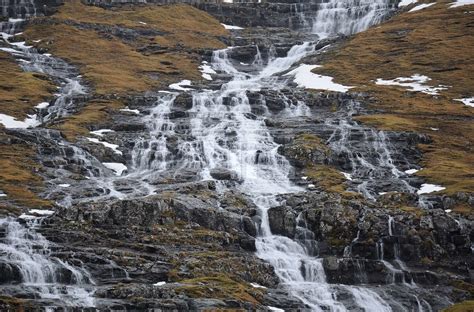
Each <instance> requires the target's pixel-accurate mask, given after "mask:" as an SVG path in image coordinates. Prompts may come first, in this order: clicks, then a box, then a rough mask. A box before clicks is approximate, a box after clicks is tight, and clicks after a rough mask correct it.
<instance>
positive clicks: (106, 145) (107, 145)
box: [86, 138, 122, 155]
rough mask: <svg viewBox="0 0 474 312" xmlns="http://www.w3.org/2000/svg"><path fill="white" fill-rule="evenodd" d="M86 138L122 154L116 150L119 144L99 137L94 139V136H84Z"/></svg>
mask: <svg viewBox="0 0 474 312" xmlns="http://www.w3.org/2000/svg"><path fill="white" fill-rule="evenodd" d="M86 139H87V140H89V141H90V142H92V143H96V144H102V145H103V146H105V147H107V148H110V149H111V150H113V151H114V153H115V154H118V155H122V152H121V151H119V150H118V148H119V146H118V145H117V144H112V143H108V142H104V141H100V140H99V139H96V138H86Z"/></svg>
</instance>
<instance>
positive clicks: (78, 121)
mask: <svg viewBox="0 0 474 312" xmlns="http://www.w3.org/2000/svg"><path fill="white" fill-rule="evenodd" d="M123 106H124V105H123V103H121V102H119V101H117V100H99V99H96V100H91V101H89V102H88V103H87V106H86V107H85V108H84V109H82V110H81V111H80V112H79V113H78V114H76V115H72V116H69V117H66V118H65V119H63V120H62V122H61V123H59V124H57V125H55V126H53V127H54V128H56V129H58V130H60V131H61V132H62V133H63V134H64V136H65V137H66V138H67V139H68V140H69V141H74V140H76V138H77V137H78V136H80V135H82V136H85V135H87V134H88V133H89V132H90V130H91V127H90V126H92V125H95V126H98V125H99V124H101V123H103V122H106V121H107V118H108V112H110V111H113V110H117V109H119V108H122V107H123Z"/></svg>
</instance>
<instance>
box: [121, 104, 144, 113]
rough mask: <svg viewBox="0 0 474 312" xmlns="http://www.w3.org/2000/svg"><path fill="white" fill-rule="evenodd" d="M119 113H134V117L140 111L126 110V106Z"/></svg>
mask: <svg viewBox="0 0 474 312" xmlns="http://www.w3.org/2000/svg"><path fill="white" fill-rule="evenodd" d="M120 111H121V112H127V113H134V114H136V115H139V114H140V111H139V110H138V109H130V108H128V106H127V107H125V108H122V109H121V110H120Z"/></svg>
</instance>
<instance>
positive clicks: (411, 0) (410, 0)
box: [398, 0, 418, 8]
mask: <svg viewBox="0 0 474 312" xmlns="http://www.w3.org/2000/svg"><path fill="white" fill-rule="evenodd" d="M417 2H418V1H417V0H402V1H400V3H399V4H398V7H399V8H400V7H404V6H407V5H410V4H412V3H417Z"/></svg>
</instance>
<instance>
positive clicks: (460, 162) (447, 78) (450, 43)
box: [315, 1, 474, 194]
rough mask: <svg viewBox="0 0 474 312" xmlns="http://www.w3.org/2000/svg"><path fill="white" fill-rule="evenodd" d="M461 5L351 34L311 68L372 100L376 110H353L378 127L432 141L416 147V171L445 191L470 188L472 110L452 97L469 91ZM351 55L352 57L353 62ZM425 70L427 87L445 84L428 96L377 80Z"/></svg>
mask: <svg viewBox="0 0 474 312" xmlns="http://www.w3.org/2000/svg"><path fill="white" fill-rule="evenodd" d="M465 11H466V7H460V8H449V5H448V2H447V1H441V2H437V3H436V4H435V5H433V6H431V7H429V8H426V9H423V10H420V11H417V12H414V13H402V14H399V15H398V16H395V17H394V18H393V19H391V20H389V21H388V22H386V23H384V24H382V25H380V27H374V28H371V29H369V30H368V31H365V32H362V33H360V34H357V35H355V36H354V37H353V38H352V39H351V40H349V41H348V42H346V43H345V44H343V46H342V47H340V48H338V49H335V50H333V51H332V52H331V53H330V54H329V55H326V56H325V57H324V60H323V67H322V68H318V69H315V71H317V72H318V73H322V74H326V75H330V76H333V77H335V79H336V81H338V82H340V83H343V84H345V85H351V86H357V89H356V90H358V91H364V92H367V93H369V94H370V95H371V96H372V97H373V98H374V100H373V102H372V104H371V108H372V109H374V110H375V111H376V112H377V114H373V115H368V116H359V117H358V118H357V119H358V120H359V121H361V122H364V123H366V124H368V125H371V126H375V127H378V128H380V129H385V130H394V131H416V132H418V133H422V134H425V135H428V136H429V137H430V138H431V139H432V143H431V144H425V145H420V148H421V150H422V151H423V152H424V158H423V160H422V163H421V165H422V167H423V170H421V171H419V172H418V173H417V175H419V176H423V177H424V178H426V179H427V180H428V181H429V182H431V183H436V184H441V185H442V186H444V187H446V190H445V191H444V192H445V193H447V194H454V193H457V192H472V190H473V189H474V174H473V172H474V156H473V153H472V146H473V142H472V139H473V138H474V123H473V117H474V109H473V108H471V107H468V106H466V105H464V104H462V103H461V102H458V101H454V99H459V98H465V97H469V96H473V94H474V88H473V86H474V76H473V75H472V72H474V59H473V58H472V50H473V49H474V34H473V32H472V18H471V16H470V14H466V13H465ZM354 60H356V61H354ZM414 74H420V75H426V76H428V77H429V78H431V79H432V80H430V81H428V82H427V84H428V85H430V86H438V85H444V86H448V87H447V89H446V90H442V91H439V95H436V96H433V95H428V94H425V93H421V92H412V91H408V90H406V89H405V88H403V87H399V86H385V85H377V84H375V81H376V80H377V79H378V78H382V79H394V78H397V77H410V76H412V75H414Z"/></svg>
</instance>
